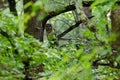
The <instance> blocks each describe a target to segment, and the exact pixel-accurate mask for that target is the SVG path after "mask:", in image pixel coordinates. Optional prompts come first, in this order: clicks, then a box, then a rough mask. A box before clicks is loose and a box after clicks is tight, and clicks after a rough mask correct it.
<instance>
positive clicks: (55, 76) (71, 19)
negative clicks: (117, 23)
mask: <svg viewBox="0 0 120 80" xmlns="http://www.w3.org/2000/svg"><path fill="white" fill-rule="evenodd" d="M20 1H21V0H20ZM72 1H73V0H50V1H49V0H38V1H36V2H35V3H32V2H29V3H27V4H26V5H25V8H27V7H30V6H32V12H31V13H32V14H30V15H28V14H25V15H24V16H25V19H24V18H23V13H22V8H23V6H22V5H21V4H22V2H19V1H18V3H17V9H18V12H19V13H21V14H19V16H14V15H12V14H11V13H10V12H9V10H8V9H5V10H3V11H2V12H0V80H3V79H4V80H23V79H24V77H25V76H26V74H25V73H26V72H28V75H29V76H30V77H32V79H33V80H96V79H98V80H113V79H119V76H120V69H119V67H120V66H119V65H118V64H119V61H120V57H117V58H116V59H115V60H116V61H113V60H114V59H112V58H111V57H110V56H111V54H112V48H111V44H110V42H111V41H113V40H114V39H115V37H114V36H111V35H112V32H111V29H112V28H111V27H112V26H111V21H110V17H109V16H107V14H108V13H110V11H111V10H112V9H113V8H114V7H116V4H115V3H116V1H115V0H95V1H94V2H93V4H92V5H91V10H92V15H93V16H94V17H93V18H91V19H86V21H87V23H85V22H83V23H82V24H80V25H79V27H76V28H75V29H74V30H72V31H71V32H69V33H67V34H66V35H65V36H64V37H62V38H63V39H60V40H59V44H60V45H59V46H55V45H54V47H53V46H52V47H51V46H49V42H48V41H47V39H46V40H45V41H44V42H39V41H38V40H36V39H35V38H34V37H33V36H31V35H29V34H27V33H26V32H25V29H26V26H24V24H23V21H24V22H25V23H27V21H28V20H29V19H31V18H32V17H33V16H34V15H36V11H38V10H40V11H41V15H40V16H39V18H40V19H39V20H41V19H43V18H44V17H45V16H46V15H49V12H51V11H55V12H56V13H58V12H59V11H61V10H63V9H64V7H65V6H67V5H71V4H72V3H71V2H72ZM79 1H80V0H79ZM63 5H64V6H63ZM75 6H78V7H83V6H79V4H76V5H75ZM20 7H21V8H20ZM78 9H79V8H78ZM19 10H20V11H19ZM82 14H83V15H82V16H81V15H79V16H78V15H77V17H78V18H79V17H83V16H84V15H85V14H84V13H82ZM21 16H22V17H21ZM75 16H76V15H74V14H73V12H67V13H63V14H60V15H59V16H56V17H54V18H52V19H50V20H49V21H48V23H49V22H50V23H51V24H52V25H53V27H54V29H55V33H56V35H58V34H60V33H62V32H63V31H65V30H66V29H68V28H69V26H71V25H73V24H75V23H76V20H75ZM84 17H85V16H84ZM108 18H109V19H108ZM23 19H24V20H23ZM106 25H107V26H108V28H109V31H108V30H107V28H106ZM91 26H93V27H94V28H95V29H96V30H95V31H91V28H93V27H91ZM108 33H109V34H108ZM96 61H98V62H99V63H96ZM25 62H28V63H30V64H29V68H28V71H26V72H25ZM111 62H113V64H110V65H108V63H111ZM41 65H42V66H43V67H44V68H42V67H41ZM117 66H118V67H117Z"/></svg>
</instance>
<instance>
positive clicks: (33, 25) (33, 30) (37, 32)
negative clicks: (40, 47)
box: [24, 0, 44, 41]
mask: <svg viewBox="0 0 120 80" xmlns="http://www.w3.org/2000/svg"><path fill="white" fill-rule="evenodd" d="M29 1H32V2H33V3H34V2H35V0H25V1H24V5H25V4H26V3H28V2H29ZM31 9H32V7H28V8H27V9H25V10H24V13H28V14H31V13H32V10H31ZM39 15H40V11H37V12H36V15H35V16H34V17H32V18H31V19H30V20H29V21H28V22H27V25H26V26H27V29H26V31H25V32H27V33H28V34H30V35H32V36H34V38H36V39H38V40H39V41H43V35H44V24H43V22H42V20H39V21H38V19H37V18H38V17H39Z"/></svg>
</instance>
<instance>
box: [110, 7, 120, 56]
mask: <svg viewBox="0 0 120 80" xmlns="http://www.w3.org/2000/svg"><path fill="white" fill-rule="evenodd" d="M111 20H112V32H113V33H114V34H115V36H116V39H115V40H114V41H113V42H112V49H113V54H114V55H117V56H118V55H120V6H119V7H118V8H117V9H115V10H114V11H112V13H111Z"/></svg>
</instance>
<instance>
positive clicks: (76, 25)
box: [57, 21, 82, 39]
mask: <svg viewBox="0 0 120 80" xmlns="http://www.w3.org/2000/svg"><path fill="white" fill-rule="evenodd" d="M80 23H82V21H78V22H76V24H74V25H72V26H70V27H69V28H68V29H67V30H65V31H64V32H63V33H61V34H59V35H57V38H58V39H60V38H61V37H63V36H64V35H66V34H67V33H68V32H70V31H72V30H73V29H74V28H76V27H78V26H79V24H80Z"/></svg>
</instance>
